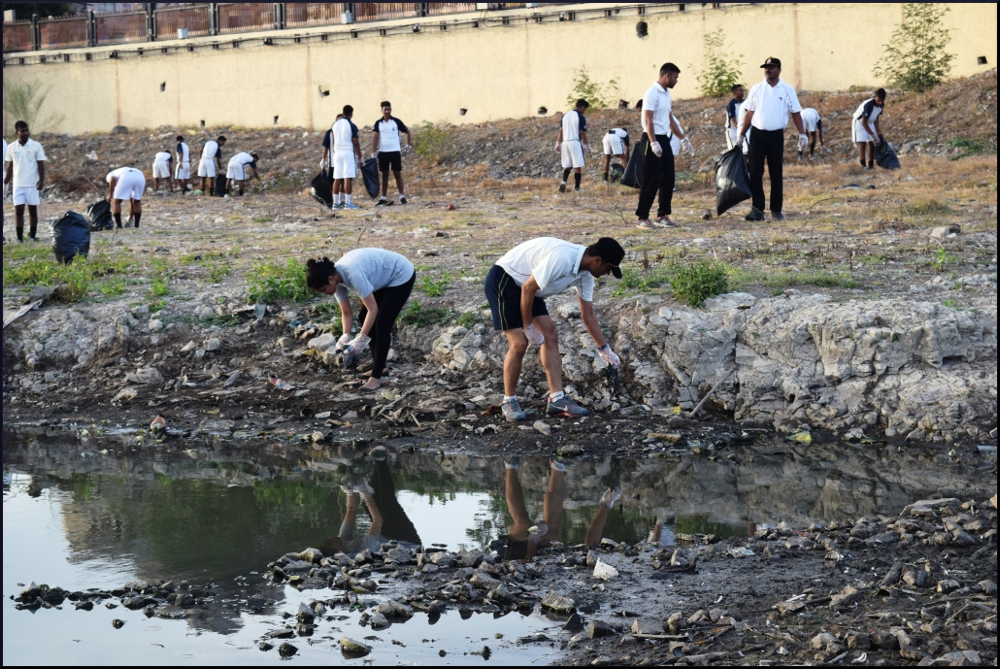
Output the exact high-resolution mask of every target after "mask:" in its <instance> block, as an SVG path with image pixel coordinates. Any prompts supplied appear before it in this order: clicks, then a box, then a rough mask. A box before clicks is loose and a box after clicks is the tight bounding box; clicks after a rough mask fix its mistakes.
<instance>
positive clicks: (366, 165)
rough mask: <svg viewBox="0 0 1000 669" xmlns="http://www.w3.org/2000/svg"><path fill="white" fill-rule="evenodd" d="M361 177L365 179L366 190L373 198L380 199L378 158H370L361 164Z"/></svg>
mask: <svg viewBox="0 0 1000 669" xmlns="http://www.w3.org/2000/svg"><path fill="white" fill-rule="evenodd" d="M361 178H362V179H364V181H365V190H366V191H368V195H370V196H371V198H372V199H373V200H377V199H378V194H379V183H378V159H376V158H369V159H368V160H366V161H365V162H363V163H362V164H361Z"/></svg>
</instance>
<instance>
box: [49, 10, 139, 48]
mask: <svg viewBox="0 0 1000 669" xmlns="http://www.w3.org/2000/svg"><path fill="white" fill-rule="evenodd" d="M95 17H96V18H95V31H94V35H95V38H94V43H95V44H96V45H97V46H103V45H105V44H127V43H129V42H145V41H147V40H148V39H149V34H148V32H147V30H146V13H145V12H116V13H108V14H96V15H95ZM40 23H46V22H45V21H41V22H40Z"/></svg>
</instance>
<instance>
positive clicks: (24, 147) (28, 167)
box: [3, 121, 45, 243]
mask: <svg viewBox="0 0 1000 669" xmlns="http://www.w3.org/2000/svg"><path fill="white" fill-rule="evenodd" d="M14 130H16V131H17V141H16V142H14V143H13V144H10V145H8V146H7V151H6V152H5V153H6V155H5V156H4V161H3V162H4V170H5V171H6V174H5V175H4V185H5V186H11V185H13V187H14V225H15V226H16V228H17V241H18V242H19V243H24V208H25V207H27V208H28V219H29V222H30V224H31V228H29V231H28V239H29V240H30V241H33V242H37V241H38V239H37V235H38V205H39V204H41V195H40V193H41V191H42V188H44V187H45V149H43V148H42V145H41V144H39V143H38V142H36V141H35V140H33V139H31V130H30V128H28V124H27V123H25V122H24V121H18V122H17V123H15V124H14Z"/></svg>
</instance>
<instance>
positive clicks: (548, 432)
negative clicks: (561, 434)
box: [531, 420, 552, 437]
mask: <svg viewBox="0 0 1000 669" xmlns="http://www.w3.org/2000/svg"><path fill="white" fill-rule="evenodd" d="M531 427H532V429H534V430H535V432H538V433H539V434H542V435H544V436H546V437H551V436H552V428H551V427H549V426H548V425H547V424H546V423H545V421H543V420H536V421H535V423H534V425H532V426H531Z"/></svg>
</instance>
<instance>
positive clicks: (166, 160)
mask: <svg viewBox="0 0 1000 669" xmlns="http://www.w3.org/2000/svg"><path fill="white" fill-rule="evenodd" d="M173 161H174V156H173V154H171V153H168V152H166V151H160V152H159V153H157V154H156V155H155V156H153V163H154V164H156V163H160V164H161V165H169V164H170V163H172V162H173Z"/></svg>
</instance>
